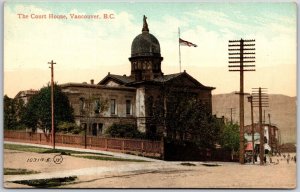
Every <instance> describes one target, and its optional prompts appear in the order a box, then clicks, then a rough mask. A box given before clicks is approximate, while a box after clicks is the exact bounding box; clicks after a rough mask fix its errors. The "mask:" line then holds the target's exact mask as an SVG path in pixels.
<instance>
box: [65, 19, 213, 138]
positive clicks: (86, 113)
mask: <svg viewBox="0 0 300 192" xmlns="http://www.w3.org/2000/svg"><path fill="white" fill-rule="evenodd" d="M129 61H130V65H131V74H130V75H129V76H126V75H116V74H111V73H109V72H108V74H107V75H106V76H105V77H104V78H103V79H101V80H99V81H97V82H96V83H95V82H94V80H91V81H90V82H88V83H66V84H61V85H60V86H61V88H62V90H63V92H65V93H66V94H67V96H68V98H69V100H70V103H71V105H72V107H73V109H74V115H75V121H76V123H77V124H78V125H80V126H82V127H83V128H87V129H88V133H89V134H91V135H101V134H102V133H104V131H105V129H107V128H108V127H109V126H111V125H112V124H113V123H116V124H135V125H136V126H137V128H138V130H140V131H141V132H146V133H148V132H152V133H154V134H155V133H157V132H160V133H162V132H165V131H164V130H161V129H159V128H158V127H157V126H155V125H153V124H151V121H150V120H149V119H151V115H152V114H151V113H152V110H153V108H154V107H157V106H155V105H157V103H158V102H157V101H158V100H161V98H162V97H163V89H164V88H166V87H173V88H175V89H177V90H185V91H188V92H190V93H193V94H194V95H196V96H197V97H198V98H199V99H200V100H201V101H202V102H203V104H205V105H206V106H207V110H208V113H211V110H212V95H211V91H212V90H213V89H214V88H213V87H208V86H204V85H203V84H201V83H200V82H198V81H197V80H196V79H194V78H193V77H192V76H191V75H189V74H188V73H187V72H185V71H184V72H181V73H175V74H168V75H165V74H164V73H163V72H162V70H161V65H162V61H163V57H162V56H161V53H160V44H159V41H158V40H157V38H156V37H155V36H154V35H152V34H151V33H150V32H149V28H148V24H147V21H146V17H145V16H144V21H143V28H142V33H141V34H139V35H137V36H136V37H135V38H134V39H133V41H132V44H131V56H130V57H129ZM164 134H166V133H164Z"/></svg>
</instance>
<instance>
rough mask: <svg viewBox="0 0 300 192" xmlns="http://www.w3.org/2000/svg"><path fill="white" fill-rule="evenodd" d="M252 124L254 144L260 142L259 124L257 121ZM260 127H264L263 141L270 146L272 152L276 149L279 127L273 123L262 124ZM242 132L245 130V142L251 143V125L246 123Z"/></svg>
mask: <svg viewBox="0 0 300 192" xmlns="http://www.w3.org/2000/svg"><path fill="white" fill-rule="evenodd" d="M253 126H254V144H255V146H256V145H259V144H260V126H259V124H258V123H255V124H254V125H253ZM262 127H263V129H264V142H265V143H266V144H268V145H269V146H270V147H271V150H272V151H273V152H274V151H277V150H278V138H279V137H278V136H279V135H278V130H279V129H278V128H277V127H276V126H275V125H273V124H262ZM244 132H245V138H246V139H247V142H251V143H252V126H251V125H246V126H245V128H244ZM251 146H252V144H251Z"/></svg>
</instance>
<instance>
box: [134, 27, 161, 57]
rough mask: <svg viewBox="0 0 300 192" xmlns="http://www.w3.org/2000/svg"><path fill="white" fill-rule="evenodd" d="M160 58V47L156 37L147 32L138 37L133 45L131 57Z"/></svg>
mask: <svg viewBox="0 0 300 192" xmlns="http://www.w3.org/2000/svg"><path fill="white" fill-rule="evenodd" d="M136 56H159V57H160V45H159V42H158V40H157V39H156V37H155V36H154V35H152V34H150V33H149V32H147V31H143V32H142V34H140V35H138V36H136V37H135V38H134V40H133V41H132V44H131V57H136Z"/></svg>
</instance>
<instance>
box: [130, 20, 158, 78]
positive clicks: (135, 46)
mask: <svg viewBox="0 0 300 192" xmlns="http://www.w3.org/2000/svg"><path fill="white" fill-rule="evenodd" d="M146 19H147V17H146V16H145V15H144V17H143V28H142V33H141V34H139V35H138V36H136V37H135V38H134V40H133V41H132V44H131V57H130V58H129V61H130V62H131V76H134V77H135V79H136V81H141V80H152V79H153V78H155V77H158V76H161V75H162V72H161V61H162V60H163V58H162V57H161V55H160V45H159V41H158V40H157V39H156V37H155V36H154V35H152V34H150V33H149V28H148V24H147V21H146Z"/></svg>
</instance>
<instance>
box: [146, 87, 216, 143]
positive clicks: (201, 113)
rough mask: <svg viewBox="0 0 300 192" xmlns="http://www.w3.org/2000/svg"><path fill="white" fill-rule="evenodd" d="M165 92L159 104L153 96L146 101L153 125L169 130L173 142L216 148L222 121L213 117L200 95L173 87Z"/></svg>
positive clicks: (169, 136)
mask: <svg viewBox="0 0 300 192" xmlns="http://www.w3.org/2000/svg"><path fill="white" fill-rule="evenodd" d="M163 93H164V95H162V96H161V97H159V98H158V99H157V100H156V101H152V100H153V99H152V98H151V97H150V98H148V99H147V101H146V104H147V105H148V107H147V108H150V111H151V112H150V113H149V112H148V114H149V115H150V116H151V119H152V124H156V125H158V126H161V127H165V128H166V130H165V131H166V132H167V138H168V139H170V140H173V141H174V140H177V141H179V142H183V141H187V140H188V141H192V142H194V143H196V144H197V145H198V146H199V147H202V148H211V147H213V146H214V144H215V143H216V142H217V141H218V135H219V131H220V128H221V122H220V121H219V120H218V119H217V118H216V117H214V116H212V114H211V113H210V110H209V109H208V106H207V105H206V104H205V103H204V102H202V101H201V100H200V99H199V97H198V94H197V93H193V92H191V91H189V90H188V89H184V88H181V89H177V88H176V87H175V88H174V87H171V86H168V88H165V89H164V90H163ZM152 103H153V107H152V108H151V104H152ZM149 105H150V106H149Z"/></svg>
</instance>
